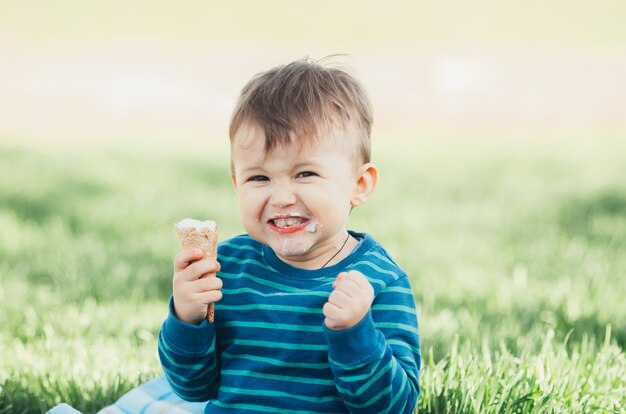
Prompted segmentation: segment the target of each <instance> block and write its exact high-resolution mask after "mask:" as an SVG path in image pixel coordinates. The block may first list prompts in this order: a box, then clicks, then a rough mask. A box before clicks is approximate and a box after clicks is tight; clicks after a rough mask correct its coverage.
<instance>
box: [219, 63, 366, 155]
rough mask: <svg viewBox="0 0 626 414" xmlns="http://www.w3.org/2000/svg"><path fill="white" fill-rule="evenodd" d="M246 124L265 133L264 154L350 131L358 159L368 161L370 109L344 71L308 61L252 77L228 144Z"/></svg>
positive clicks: (361, 91) (237, 108)
mask: <svg viewBox="0 0 626 414" xmlns="http://www.w3.org/2000/svg"><path fill="white" fill-rule="evenodd" d="M246 122H252V123H254V124H257V125H258V126H260V127H261V128H262V129H263V131H264V132H265V152H266V154H267V153H269V152H271V151H272V150H273V149H274V148H276V147H277V146H280V145H288V144H291V143H292V140H293V139H294V138H293V136H294V135H295V137H297V138H298V139H302V140H303V141H301V144H302V143H304V142H309V140H311V139H314V138H315V137H317V136H318V134H319V133H320V132H321V131H320V129H322V128H326V129H325V132H329V131H331V130H332V128H333V127H334V126H337V125H339V126H341V127H345V128H347V127H349V126H350V127H354V128H355V131H356V133H357V135H358V143H357V145H358V151H356V153H355V155H356V158H357V159H358V160H359V161H360V162H363V163H366V162H369V161H370V152H371V149H370V135H371V127H372V107H371V104H370V101H369V99H368V97H367V94H366V93H365V90H364V88H363V87H362V86H361V84H360V83H359V82H358V81H357V80H356V79H354V78H353V77H352V76H351V75H350V74H348V73H347V72H346V71H344V70H341V69H338V68H331V67H324V66H322V65H321V64H320V62H315V61H312V60H310V59H308V58H304V59H300V60H297V61H295V62H292V63H290V64H288V65H282V66H277V67H275V68H272V69H270V70H268V71H266V72H262V73H259V74H257V75H256V76H254V77H253V78H252V79H251V80H250V81H249V82H248V83H247V84H246V85H245V86H244V88H243V89H242V91H241V95H240V96H239V101H238V102H237V105H236V106H235V109H234V111H233V115H232V118H231V122H230V131H229V134H230V141H231V144H232V142H233V140H234V137H235V134H236V133H237V130H238V129H239V128H240V127H241V126H242V125H243V124H244V123H246Z"/></svg>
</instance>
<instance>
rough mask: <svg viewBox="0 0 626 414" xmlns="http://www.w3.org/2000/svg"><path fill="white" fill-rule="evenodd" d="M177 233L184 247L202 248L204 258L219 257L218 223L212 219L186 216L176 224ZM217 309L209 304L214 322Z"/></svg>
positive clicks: (211, 318)
mask: <svg viewBox="0 0 626 414" xmlns="http://www.w3.org/2000/svg"><path fill="white" fill-rule="evenodd" d="M175 226H176V233H177V234H178V239H179V240H180V244H181V245H182V246H183V249H197V248H199V249H202V251H203V252H204V257H203V259H207V258H210V259H215V258H216V257H217V223H215V222H214V221H212V220H205V221H201V220H195V219H190V218H186V219H183V220H181V221H179V222H178V223H177V224H176V225H175ZM214 318H215V310H214V306H213V303H210V304H209V308H208V310H207V319H208V321H209V322H213V321H214Z"/></svg>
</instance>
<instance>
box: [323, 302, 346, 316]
mask: <svg viewBox="0 0 626 414" xmlns="http://www.w3.org/2000/svg"><path fill="white" fill-rule="evenodd" d="M341 312H342V311H341V309H340V308H338V307H337V305H335V304H332V303H330V302H326V303H325V304H324V306H323V307H322V314H323V315H324V316H325V317H326V318H327V319H337V318H339V317H340V315H341Z"/></svg>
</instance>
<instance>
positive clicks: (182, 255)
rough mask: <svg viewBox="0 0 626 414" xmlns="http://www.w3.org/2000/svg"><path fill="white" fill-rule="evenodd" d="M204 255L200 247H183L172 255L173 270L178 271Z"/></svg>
mask: <svg viewBox="0 0 626 414" xmlns="http://www.w3.org/2000/svg"><path fill="white" fill-rule="evenodd" d="M202 257H204V252H203V251H202V249H185V250H182V251H180V252H179V253H178V254H177V255H176V256H175V257H174V272H180V271H181V270H184V269H186V268H187V266H189V265H190V264H191V263H193V262H196V261H198V260H200V259H202Z"/></svg>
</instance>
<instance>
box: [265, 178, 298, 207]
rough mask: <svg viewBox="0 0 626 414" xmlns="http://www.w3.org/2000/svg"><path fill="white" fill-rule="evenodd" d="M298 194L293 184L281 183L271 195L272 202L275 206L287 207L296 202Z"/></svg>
mask: <svg viewBox="0 0 626 414" xmlns="http://www.w3.org/2000/svg"><path fill="white" fill-rule="evenodd" d="M296 199H297V197H296V194H295V192H294V191H293V189H292V188H291V186H289V185H286V184H279V185H276V186H274V188H273V189H272V195H271V196H270V203H271V204H272V206H274V207H280V208H283V207H287V206H291V205H294V204H295V203H296Z"/></svg>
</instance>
